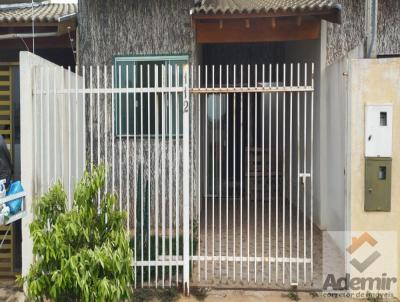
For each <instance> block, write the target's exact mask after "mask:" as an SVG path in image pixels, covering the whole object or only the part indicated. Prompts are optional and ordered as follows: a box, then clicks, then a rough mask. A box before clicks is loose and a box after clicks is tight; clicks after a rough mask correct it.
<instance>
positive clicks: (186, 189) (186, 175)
mask: <svg viewBox="0 0 400 302" xmlns="http://www.w3.org/2000/svg"><path fill="white" fill-rule="evenodd" d="M183 89H184V90H183V291H184V293H185V294H186V295H189V271H190V262H189V246H190V237H189V234H190V230H189V217H190V212H189V211H190V207H189V205H190V186H189V183H190V160H189V158H190V152H189V137H190V128H189V127H190V122H189V112H190V109H189V108H190V102H189V65H184V66H183Z"/></svg>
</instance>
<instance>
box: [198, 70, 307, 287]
mask: <svg viewBox="0 0 400 302" xmlns="http://www.w3.org/2000/svg"><path fill="white" fill-rule="evenodd" d="M190 91H191V102H192V108H193V110H194V111H193V117H192V118H191V120H192V123H191V130H192V133H191V135H192V136H191V140H192V142H193V143H192V145H191V146H192V148H193V149H192V153H191V155H192V156H193V158H192V159H191V161H192V162H193V163H197V164H195V168H193V169H192V180H194V181H193V182H192V192H194V193H192V198H191V202H192V211H191V213H192V217H191V222H192V223H191V234H192V238H193V239H194V240H192V246H191V251H192V253H191V260H193V264H192V267H193V271H192V274H193V275H192V279H193V281H194V282H195V283H196V284H199V285H207V284H214V285H219V286H228V287H232V286H263V285H267V286H271V285H274V284H277V285H280V286H282V285H283V286H287V287H289V286H291V285H307V284H308V285H310V284H312V281H313V273H314V267H313V194H312V192H313V179H312V170H313V152H312V150H313V103H314V65H313V64H288V65H286V64H282V65H259V66H257V65H253V66H250V65H246V66H243V65H238V66H237V65H233V66H199V67H192V70H191V90H190ZM196 186H197V187H196Z"/></svg>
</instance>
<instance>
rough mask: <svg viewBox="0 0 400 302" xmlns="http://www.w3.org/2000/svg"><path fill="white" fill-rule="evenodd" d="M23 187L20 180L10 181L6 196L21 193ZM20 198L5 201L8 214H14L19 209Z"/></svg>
mask: <svg viewBox="0 0 400 302" xmlns="http://www.w3.org/2000/svg"><path fill="white" fill-rule="evenodd" d="M23 191H24V189H23V188H22V185H21V182H20V181H15V182H12V183H11V185H10V188H9V190H8V191H7V196H11V195H13V194H17V193H21V192H23ZM21 205H22V198H18V199H15V200H11V201H9V202H7V206H8V207H9V208H10V215H14V214H16V213H18V212H20V211H21Z"/></svg>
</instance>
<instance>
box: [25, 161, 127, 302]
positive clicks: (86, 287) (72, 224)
mask: <svg viewBox="0 0 400 302" xmlns="http://www.w3.org/2000/svg"><path fill="white" fill-rule="evenodd" d="M104 172H105V170H104V167H99V168H95V169H94V170H93V172H92V173H91V174H89V173H85V174H84V176H83V178H82V180H81V181H80V183H79V184H77V186H76V188H75V192H74V202H73V208H72V210H71V211H67V210H66V202H67V196H66V194H65V192H64V190H63V188H62V186H61V184H59V183H58V184H56V185H54V186H53V187H52V188H51V189H50V191H49V192H48V193H46V194H45V195H44V196H43V197H41V198H40V199H39V200H38V201H37V203H36V204H35V205H34V214H35V218H34V221H33V222H32V224H31V225H30V232H31V236H32V239H33V253H34V255H35V259H36V261H35V262H34V264H33V265H32V266H31V268H30V271H29V273H28V274H27V275H26V276H24V277H20V278H19V281H20V283H21V284H22V283H25V282H26V285H27V294H28V296H29V298H31V299H32V300H34V301H44V299H50V300H53V301H57V302H58V301H122V300H125V299H128V298H129V297H130V295H131V291H132V290H131V285H132V282H133V272H132V268H131V259H132V250H131V249H130V247H129V240H128V233H127V231H126V215H127V214H126V213H125V212H119V211H116V210H114V208H115V204H116V197H115V195H111V194H103V193H102V194H101V198H100V200H101V201H100V211H99V210H98V202H97V200H98V199H97V198H98V192H102V190H103V187H104V183H105V181H104V175H105V173H104Z"/></svg>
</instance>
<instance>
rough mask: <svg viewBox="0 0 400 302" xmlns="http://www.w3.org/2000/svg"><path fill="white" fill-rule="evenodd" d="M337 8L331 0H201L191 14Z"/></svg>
mask: <svg viewBox="0 0 400 302" xmlns="http://www.w3.org/2000/svg"><path fill="white" fill-rule="evenodd" d="M331 9H338V10H340V5H338V4H337V3H336V2H335V1H331V0H203V1H202V3H201V5H199V6H197V7H195V8H193V11H192V14H252V13H256V14H257V13H279V12H310V13H312V12H318V11H323V10H331Z"/></svg>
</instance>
